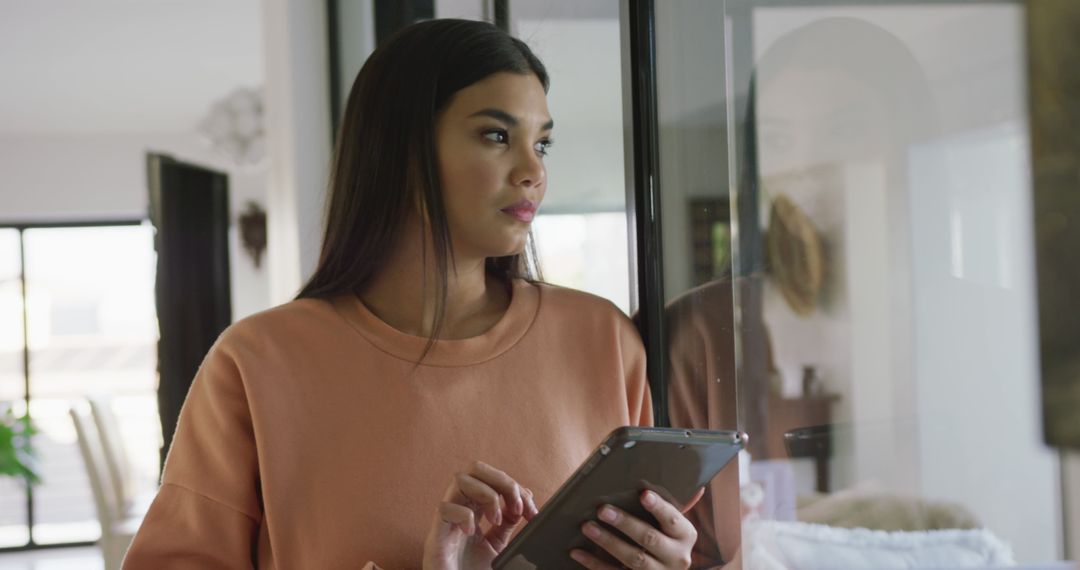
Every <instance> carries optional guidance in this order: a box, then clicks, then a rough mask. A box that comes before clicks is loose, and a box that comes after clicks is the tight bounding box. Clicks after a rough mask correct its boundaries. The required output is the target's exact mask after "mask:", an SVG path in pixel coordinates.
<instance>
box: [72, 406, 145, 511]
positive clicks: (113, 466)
mask: <svg viewBox="0 0 1080 570" xmlns="http://www.w3.org/2000/svg"><path fill="white" fill-rule="evenodd" d="M87 400H88V401H89V402H90V416H91V417H92V418H93V420H94V426H95V427H96V428H97V432H98V435H99V436H100V438H101V444H102V450H103V452H104V459H105V467H106V468H107V469H108V475H109V478H110V480H111V481H112V487H113V489H115V490H116V493H115V501H116V509H117V512H120V513H124V515H126V516H127V517H139V518H141V517H143V516H145V515H146V510H147V509H148V508H149V506H150V502H151V501H152V500H153V498H154V496H153V494H152V493H151V494H149V495H140V494H138V493H136V492H135V483H134V480H133V479H134V478H133V475H132V472H131V460H130V459H129V457H128V454H127V450H126V448H125V447H124V444H123V437H122V436H121V432H120V422H119V421H117V419H116V414H115V413H113V408H112V402H111V400H110V399H109V398H108V397H106V396H88V397H87Z"/></svg>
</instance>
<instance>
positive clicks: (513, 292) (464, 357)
mask: <svg viewBox="0 0 1080 570" xmlns="http://www.w3.org/2000/svg"><path fill="white" fill-rule="evenodd" d="M333 304H334V307H335V308H336V309H337V311H338V312H339V313H340V314H341V316H342V317H344V319H345V320H346V321H347V322H348V323H349V324H350V325H351V326H352V327H353V328H354V329H356V331H357V332H358V333H360V335H361V336H363V337H364V338H365V339H367V341H368V342H370V343H371V344H373V345H375V347H376V348H378V349H379V350H382V351H383V352H386V353H388V354H390V355H392V356H394V357H396V358H399V359H401V360H405V361H408V362H412V363H416V362H417V361H419V360H420V356H421V355H422V354H423V353H424V349H425V348H426V347H427V344H428V339H427V337H422V336H415V335H411V334H408V333H405V332H402V331H400V330H398V329H396V328H394V327H393V326H391V325H389V324H388V323H386V322H385V321H383V320H382V319H380V318H379V317H378V316H376V315H375V314H374V313H372V312H371V310H370V309H369V308H368V307H367V306H366V305H364V303H363V301H361V300H360V298H359V297H357V296H356V295H348V296H345V297H340V298H338V299H336V300H335V301H334V302H333ZM539 308H540V289H539V287H537V286H536V285H534V284H532V283H529V282H528V281H525V280H522V279H515V280H513V281H512V282H511V288H510V306H509V307H507V309H506V312H504V313H503V315H502V317H500V318H499V320H498V321H497V322H496V323H495V324H494V325H493V326H492V327H491V328H490V329H488V330H487V331H486V332H484V333H482V334H480V335H478V336H474V337H470V338H464V339H453V340H439V341H437V342H436V343H435V344H434V346H432V347H431V351H430V352H428V354H427V356H426V357H424V361H423V362H422V363H421V365H423V366H444V367H445V366H469V365H472V364H479V363H481V362H485V361H487V360H491V359H493V358H495V357H497V356H499V355H501V354H502V353H504V352H506V351H507V350H510V348H511V347H513V346H514V345H515V344H517V343H518V341H520V340H521V338H522V337H523V336H525V333H526V332H528V330H529V328H530V327H531V326H532V323H533V321H534V320H535V319H536V314H537V312H538V311H539Z"/></svg>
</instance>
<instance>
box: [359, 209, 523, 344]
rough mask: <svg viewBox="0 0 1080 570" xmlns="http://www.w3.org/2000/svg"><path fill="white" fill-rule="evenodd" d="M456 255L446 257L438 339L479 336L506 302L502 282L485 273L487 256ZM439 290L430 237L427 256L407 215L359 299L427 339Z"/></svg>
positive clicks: (389, 321) (391, 321)
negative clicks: (379, 267) (394, 243)
mask: <svg viewBox="0 0 1080 570" xmlns="http://www.w3.org/2000/svg"><path fill="white" fill-rule="evenodd" d="M455 258H456V259H455V260H449V259H448V260H447V263H448V267H447V271H448V273H449V274H448V275H447V283H446V307H445V313H444V315H443V321H442V328H441V330H440V332H439V338H442V339H448V340H449V339H462V338H469V337H474V336H478V335H481V334H483V333H484V332H486V331H487V330H488V329H490V328H491V327H492V326H494V325H495V323H496V322H498V321H499V319H500V318H501V317H502V315H503V314H504V313H505V312H506V309H507V307H509V305H510V291H509V290H508V289H507V287H506V284H505V283H502V282H501V281H500V280H499V279H497V278H495V277H493V276H491V275H489V274H488V273H487V271H486V269H485V262H486V259H484V258H482V257H481V258H470V257H466V256H464V255H461V253H459V252H455ZM455 261H456V267H455ZM455 269H456V271H455ZM438 294H439V288H438V273H437V272H436V271H435V259H434V253H433V247H432V244H431V240H430V238H428V243H427V251H426V254H425V252H424V248H423V244H422V242H421V236H420V228H419V222H418V221H417V220H416V219H415V218H413V219H410V221H409V222H407V223H406V225H405V228H404V231H402V235H401V238H400V239H399V240H398V243H397V244H396V246H395V247H394V249H393V251H392V252H391V253H390V255H389V257H388V259H387V261H386V264H385V265H384V266H383V270H382V271H380V272H379V274H378V275H376V276H375V278H374V279H373V280H372V282H371V283H370V284H369V285H368V287H367V288H366V289H365V290H364V292H363V293H361V295H360V299H361V301H363V303H364V305H365V306H367V308H368V309H369V310H370V311H371V312H372V313H374V314H375V315H376V316H377V317H379V318H380V319H381V320H382V321H383V322H385V323H387V324H389V325H390V326H392V327H394V328H395V329H397V330H399V331H401V332H404V333H407V334H411V335H415V336H422V337H430V336H431V334H432V325H433V323H434V316H435V309H436V302H437V298H438Z"/></svg>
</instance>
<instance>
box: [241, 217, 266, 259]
mask: <svg viewBox="0 0 1080 570" xmlns="http://www.w3.org/2000/svg"><path fill="white" fill-rule="evenodd" d="M237 221H238V223H239V224H240V243H241V245H243V246H244V251H246V252H247V253H248V255H250V256H251V259H252V261H254V262H255V268H256V269H258V268H259V266H260V265H261V261H262V254H263V251H265V250H266V211H265V210H263V209H262V208H261V207H260V206H259V204H258V203H256V202H254V201H249V202H248V203H247V210H245V211H244V213H243V214H240V217H239V218H238V219H237Z"/></svg>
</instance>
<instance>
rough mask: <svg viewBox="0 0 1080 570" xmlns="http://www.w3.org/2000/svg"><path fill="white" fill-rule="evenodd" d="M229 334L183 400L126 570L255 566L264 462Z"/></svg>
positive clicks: (127, 560) (210, 354) (216, 348)
mask: <svg viewBox="0 0 1080 570" xmlns="http://www.w3.org/2000/svg"><path fill="white" fill-rule="evenodd" d="M227 335H228V332H226V333H225V335H223V336H222V339H219V341H218V343H217V344H215V345H214V347H213V348H212V349H211V350H210V353H209V354H208V355H207V356H206V359H205V360H204V361H203V363H202V366H201V367H200V368H199V372H198V373H197V374H196V376H195V380H194V382H193V383H192V386H191V389H190V390H189V392H188V395H187V399H186V400H185V401H184V406H183V409H182V410H181V412H180V417H179V419H178V421H177V426H176V434H175V436H174V438H173V443H172V447H171V449H170V450H169V454H168V457H167V459H166V462H165V470H164V473H163V476H162V485H161V488H160V490H159V491H158V494H157V496H156V497H155V498H154V502H153V503H152V504H151V506H150V509H149V511H148V512H147V514H146V517H145V518H144V519H143V523H142V525H141V526H140V527H139V531H138V533H137V534H136V535H135V539H134V541H133V542H132V544H131V547H130V548H129V549H128V553H127V556H126V557H125V559H124V564H123V568H124V570H143V569H147V570H149V569H159V568H204V569H208V570H209V569H217V568H222V569H224V568H253V567H254V552H255V546H256V541H257V537H258V529H259V524H260V522H261V520H262V508H261V501H260V500H259V473H258V460H257V452H256V446H255V435H254V431H253V428H252V422H251V413H250V409H249V407H248V398H247V394H246V390H245V386H244V381H243V380H244V379H243V378H242V376H241V373H240V370H239V368H238V366H237V364H236V361H235V359H234V358H233V357H232V356H231V355H230V353H229V352H230V351H229V350H228V348H227V346H225V338H226V336H227Z"/></svg>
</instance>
